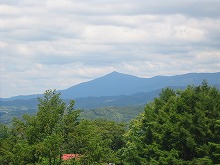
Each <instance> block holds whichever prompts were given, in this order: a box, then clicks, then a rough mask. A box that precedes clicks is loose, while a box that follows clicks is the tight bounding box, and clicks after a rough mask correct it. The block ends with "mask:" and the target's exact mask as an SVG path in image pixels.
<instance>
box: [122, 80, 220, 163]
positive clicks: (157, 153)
mask: <svg viewBox="0 0 220 165" xmlns="http://www.w3.org/2000/svg"><path fill="white" fill-rule="evenodd" d="M126 139H127V142H126V147H125V148H124V149H122V158H123V159H124V160H125V162H126V163H128V164H161V165H165V164H167V165H168V164H185V165H188V164H199V165H200V164H204V165H205V164H217V163H219V162H220V92H219V91H218V90H217V89H216V88H214V87H210V86H208V84H207V82H206V81H204V82H203V83H202V85H200V86H188V87H187V88H186V89H185V90H183V91H174V90H172V89H170V88H167V89H164V90H163V91H162V92H161V94H160V96H159V98H156V99H154V101H152V102H151V103H149V104H147V105H146V107H145V110H144V112H143V113H141V114H140V115H139V116H138V117H137V119H135V120H133V122H132V123H131V124H130V128H129V130H128V132H127V133H126Z"/></svg>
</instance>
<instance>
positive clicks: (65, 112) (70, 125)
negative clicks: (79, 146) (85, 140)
mask: <svg viewBox="0 0 220 165" xmlns="http://www.w3.org/2000/svg"><path fill="white" fill-rule="evenodd" d="M73 107H74V101H70V104H69V105H66V103H65V102H64V101H62V99H61V98H60V93H57V92H56V91H55V90H47V91H46V92H45V94H44V96H43V98H39V104H38V112H37V115H36V116H29V115H24V116H23V118H22V120H20V119H17V118H14V120H13V126H12V129H11V134H10V136H9V137H8V138H6V139H4V140H3V142H1V143H0V144H1V145H2V149H1V150H0V154H1V156H2V157H4V158H6V161H4V162H3V164H10V163H11V164H19V165H20V164H21V165H22V164H29V163H32V164H37V163H39V164H51V165H52V164H61V162H62V160H61V155H62V154H63V152H64V151H65V150H66V149H65V148H64V147H66V146H67V145H66V144H67V142H68V140H69V139H68V138H69V136H68V134H69V133H70V132H71V130H73V129H74V126H76V125H77V123H78V122H77V117H78V116H79V111H75V110H74V108H73ZM0 129H1V128H0ZM1 130H3V131H0V132H3V133H2V136H3V137H4V136H6V135H7V134H6V135H5V131H4V129H1ZM8 141H10V143H8V144H7V142H8ZM0 163H2V162H0Z"/></svg>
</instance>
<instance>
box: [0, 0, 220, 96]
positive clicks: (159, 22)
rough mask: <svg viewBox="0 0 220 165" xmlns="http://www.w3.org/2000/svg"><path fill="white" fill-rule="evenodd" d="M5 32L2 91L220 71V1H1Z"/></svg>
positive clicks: (0, 43)
mask: <svg viewBox="0 0 220 165" xmlns="http://www.w3.org/2000/svg"><path fill="white" fill-rule="evenodd" d="M0 32H1V34H0V55H1V57H0V64H1V66H0V67H1V68H0V69H1V70H0V86H1V87H0V97H10V96H14V95H24V94H33V93H43V92H44V91H45V90H46V89H65V88H68V87H70V86H73V85H75V84H78V83H80V82H84V81H88V80H91V79H94V78H97V77H100V76H103V75H105V74H108V73H110V72H112V71H118V72H122V73H126V74H132V75H136V76H139V77H152V76H156V75H176V74H183V73H189V72H219V71H220V1H219V0H184V1H181V0H169V1H164V0H0Z"/></svg>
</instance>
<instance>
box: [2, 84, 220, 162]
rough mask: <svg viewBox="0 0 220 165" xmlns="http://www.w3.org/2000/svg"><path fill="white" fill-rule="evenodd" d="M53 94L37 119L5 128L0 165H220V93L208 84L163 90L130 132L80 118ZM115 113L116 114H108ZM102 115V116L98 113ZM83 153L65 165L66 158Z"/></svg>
mask: <svg viewBox="0 0 220 165" xmlns="http://www.w3.org/2000/svg"><path fill="white" fill-rule="evenodd" d="M74 103H75V102H74V101H70V102H69V103H68V104H66V103H65V102H64V101H63V100H62V99H61V98H60V94H59V93H56V92H55V91H51V90H48V91H46V92H45V94H44V96H43V97H42V98H41V99H39V104H38V111H37V114H36V115H34V116H30V115H24V116H23V117H22V119H18V118H14V119H13V124H12V126H11V127H7V126H5V125H3V124H1V125H0V164H19V165H26V164H49V165H54V164H56V165H58V164H63V165H64V164H86V165H87V164H88V165H91V164H107V163H115V164H121V165H122V164H124V165H129V164H130V165H137V164H149V165H151V164H156V165H157V164H158V165H167V164H180V165H181V164H182V165H188V164H189V165H190V164H191V165H194V164H198V165H200V164H204V165H205V164H207V165H209V164H210V165H211V164H218V163H219V162H220V154H219V153H220V144H219V142H220V136H219V135H220V120H219V119H220V91H219V90H218V89H217V88H215V87H211V86H209V85H208V83H207V82H205V81H203V83H202V85H199V86H192V85H191V86H188V87H187V88H186V89H184V90H177V91H175V90H173V89H171V88H166V89H163V91H162V92H161V93H160V95H159V97H158V98H155V99H154V100H153V101H152V102H150V103H148V104H147V105H146V106H145V109H144V110H143V111H142V112H141V113H140V114H139V115H138V116H137V118H136V119H134V120H133V121H132V122H131V123H130V124H129V128H127V126H126V125H124V124H120V123H116V122H113V121H108V120H103V119H96V120H85V119H80V118H79V116H80V111H78V110H75V109H74ZM107 112H109V113H111V109H107ZM94 113H96V112H94ZM68 153H71V154H78V155H79V157H78V158H77V159H70V160H67V161H65V160H63V159H62V155H63V154H68Z"/></svg>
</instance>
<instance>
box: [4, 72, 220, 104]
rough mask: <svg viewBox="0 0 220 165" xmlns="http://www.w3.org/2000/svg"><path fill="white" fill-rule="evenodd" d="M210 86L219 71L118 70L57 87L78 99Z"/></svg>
mask: <svg viewBox="0 0 220 165" xmlns="http://www.w3.org/2000/svg"><path fill="white" fill-rule="evenodd" d="M204 79H205V80H207V81H208V83H209V84H210V85H214V86H217V87H219V86H220V72H216V73H187V74H182V75H175V76H155V77H152V78H140V77H137V76H132V75H127V74H123V73H118V72H112V73H109V74H107V75H105V76H103V77H100V78H97V79H94V80H91V81H88V82H83V83H80V84H78V85H75V86H72V87H70V88H67V89H65V90H59V91H58V92H61V97H62V98H63V99H74V100H75V99H78V98H85V97H106V96H130V95H134V94H137V93H147V92H150V91H155V90H159V89H162V88H165V87H170V86H172V87H176V86H178V87H186V86H187V85H189V84H194V85H199V84H201V83H202V81H203V80H204ZM41 96H42V95H41V94H39V95H27V96H15V97H11V98H8V99H1V101H10V100H29V99H33V98H37V97H41Z"/></svg>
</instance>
